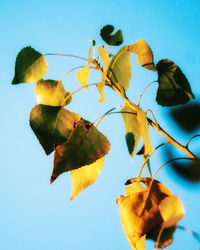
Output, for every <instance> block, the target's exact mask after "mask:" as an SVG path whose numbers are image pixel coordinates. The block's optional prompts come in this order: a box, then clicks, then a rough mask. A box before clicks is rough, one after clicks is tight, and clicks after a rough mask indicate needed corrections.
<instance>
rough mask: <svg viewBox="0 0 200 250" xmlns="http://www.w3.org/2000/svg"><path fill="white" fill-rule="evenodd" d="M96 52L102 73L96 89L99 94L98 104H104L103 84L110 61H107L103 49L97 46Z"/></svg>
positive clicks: (107, 57)
mask: <svg viewBox="0 0 200 250" xmlns="http://www.w3.org/2000/svg"><path fill="white" fill-rule="evenodd" d="M98 52H99V55H100V57H101V59H102V61H103V66H104V67H103V68H104V71H103V73H102V77H101V81H100V82H99V83H98V84H97V89H98V91H99V94H100V99H99V102H104V101H105V96H104V84H105V80H106V74H107V71H108V66H109V64H110V59H109V55H108V53H107V51H106V50H105V49H104V47H102V46H99V47H98Z"/></svg>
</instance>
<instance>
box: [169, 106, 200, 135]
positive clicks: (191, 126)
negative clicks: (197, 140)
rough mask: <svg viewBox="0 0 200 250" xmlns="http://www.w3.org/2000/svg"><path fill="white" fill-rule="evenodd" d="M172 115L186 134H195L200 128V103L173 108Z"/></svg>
mask: <svg viewBox="0 0 200 250" xmlns="http://www.w3.org/2000/svg"><path fill="white" fill-rule="evenodd" d="M170 115H171V116H172V117H173V118H174V120H175V121H176V122H177V124H178V125H179V126H180V127H181V128H182V129H183V130H184V131H186V132H194V131H195V130H196V129H198V128H199V127H200V103H197V102H196V103H189V104H186V105H184V106H180V107H177V108H173V109H171V110H170Z"/></svg>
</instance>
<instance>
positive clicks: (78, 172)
mask: <svg viewBox="0 0 200 250" xmlns="http://www.w3.org/2000/svg"><path fill="white" fill-rule="evenodd" d="M103 165H104V157H102V158H100V159H99V160H97V161H95V162H94V163H92V164H90V165H86V166H84V167H81V168H79V169H75V170H72V171H70V175H71V178H72V183H73V185H72V195H71V198H70V200H72V199H74V198H75V197H76V196H77V195H78V194H79V193H80V192H82V191H83V190H84V189H85V188H87V187H88V186H90V185H92V184H93V183H94V182H95V181H96V179H97V178H98V176H99V174H100V172H101V170H102V168H103Z"/></svg>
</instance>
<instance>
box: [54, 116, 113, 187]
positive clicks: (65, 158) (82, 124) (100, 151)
mask: <svg viewBox="0 0 200 250" xmlns="http://www.w3.org/2000/svg"><path fill="white" fill-rule="evenodd" d="M109 149H110V143H109V141H108V139H107V138H106V137H105V136H104V135H103V134H102V133H100V132H99V131H98V130H97V128H96V127H95V126H94V125H93V124H92V123H90V122H88V121H85V120H83V119H81V120H80V121H78V122H77V123H76V125H75V128H74V130H73V131H72V132H71V134H70V136H69V137H68V139H67V141H66V142H65V143H63V144H62V145H58V146H56V150H55V155H54V169H53V173H52V177H51V182H53V181H54V180H55V179H56V178H57V177H58V176H59V175H60V174H62V173H64V172H67V171H70V170H74V169H77V168H80V167H82V166H85V165H89V164H92V163H93V162H95V161H96V160H98V159H100V158H102V157H103V156H105V155H106V154H107V153H108V151H109Z"/></svg>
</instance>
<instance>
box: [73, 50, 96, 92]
mask: <svg viewBox="0 0 200 250" xmlns="http://www.w3.org/2000/svg"><path fill="white" fill-rule="evenodd" d="M91 54H92V48H89V52H88V63H87V65H86V66H85V67H83V68H82V69H81V70H80V71H78V72H77V73H76V78H77V80H78V82H79V83H80V84H81V86H82V87H86V86H87V85H88V79H89V74H90V61H91Z"/></svg>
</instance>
